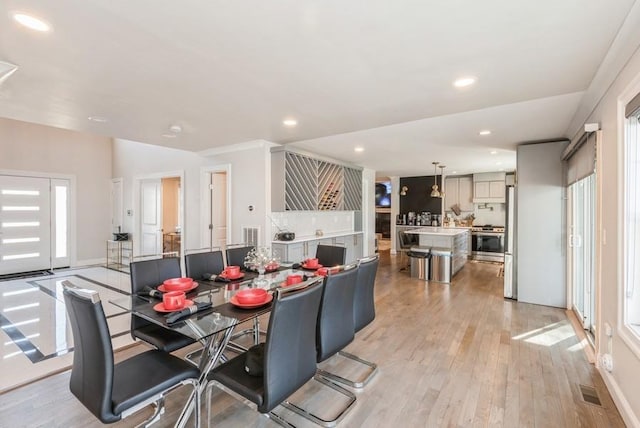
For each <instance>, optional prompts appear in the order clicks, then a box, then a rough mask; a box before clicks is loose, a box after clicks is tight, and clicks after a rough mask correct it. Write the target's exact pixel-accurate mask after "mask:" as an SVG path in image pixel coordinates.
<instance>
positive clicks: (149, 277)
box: [130, 257, 195, 352]
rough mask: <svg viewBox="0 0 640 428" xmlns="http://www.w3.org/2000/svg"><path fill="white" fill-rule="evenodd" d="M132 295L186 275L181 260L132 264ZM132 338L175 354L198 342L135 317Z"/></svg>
mask: <svg viewBox="0 0 640 428" xmlns="http://www.w3.org/2000/svg"><path fill="white" fill-rule="evenodd" d="M130 269H131V294H133V295H135V294H137V293H139V292H140V291H142V290H143V289H144V288H145V287H151V288H156V287H158V286H159V285H160V284H162V283H163V282H164V280H166V279H169V278H179V277H180V276H182V272H181V270H180V259H179V258H177V257H169V258H162V259H152V260H142V261H136V262H133V263H131V265H130ZM131 337H133V338H134V339H140V340H143V341H145V342H147V343H149V344H151V345H153V346H155V347H156V348H157V349H160V350H162V351H165V352H173V351H175V350H177V349H181V348H184V347H185V346H187V345H190V344H192V343H195V340H194V339H192V338H190V337H187V336H184V335H182V334H180V333H177V332H175V331H173V330H168V329H166V328H163V327H161V326H159V325H157V324H154V323H152V322H150V321H147V320H145V319H144V318H140V317H138V316H136V315H131Z"/></svg>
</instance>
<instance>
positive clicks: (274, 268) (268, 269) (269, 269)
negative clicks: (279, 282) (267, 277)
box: [264, 263, 280, 272]
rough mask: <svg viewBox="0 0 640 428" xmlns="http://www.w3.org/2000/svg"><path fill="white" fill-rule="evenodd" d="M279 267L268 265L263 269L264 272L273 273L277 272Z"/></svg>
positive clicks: (274, 264) (277, 265)
mask: <svg viewBox="0 0 640 428" xmlns="http://www.w3.org/2000/svg"><path fill="white" fill-rule="evenodd" d="M279 267H280V265H279V264H278V263H269V264H268V265H266V266H265V267H264V270H265V271H267V272H273V271H274V270H277V269H278V268H279Z"/></svg>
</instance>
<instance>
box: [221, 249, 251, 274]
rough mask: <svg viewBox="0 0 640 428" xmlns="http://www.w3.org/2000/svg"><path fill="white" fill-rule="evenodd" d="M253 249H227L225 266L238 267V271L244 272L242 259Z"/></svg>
mask: <svg viewBox="0 0 640 428" xmlns="http://www.w3.org/2000/svg"><path fill="white" fill-rule="evenodd" d="M254 248H255V247H254V246H253V245H247V246H244V247H233V248H227V250H226V253H227V266H240V269H242V270H246V267H245V265H244V259H245V258H246V257H247V254H249V251H251V250H252V249H254Z"/></svg>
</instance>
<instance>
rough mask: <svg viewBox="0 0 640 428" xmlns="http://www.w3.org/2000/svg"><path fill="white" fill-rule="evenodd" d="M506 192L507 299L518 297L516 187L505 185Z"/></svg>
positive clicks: (505, 277)
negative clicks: (515, 257)
mask: <svg viewBox="0 0 640 428" xmlns="http://www.w3.org/2000/svg"><path fill="white" fill-rule="evenodd" d="M506 192H507V194H506V198H505V199H506V207H505V211H506V219H505V225H504V226H505V229H504V272H503V273H504V297H506V298H509V299H517V298H518V287H517V284H516V272H515V270H516V265H515V263H514V261H515V260H514V256H515V248H516V247H515V238H516V236H515V235H516V234H515V232H516V227H515V225H516V224H515V223H516V188H515V187H514V186H507V191H506Z"/></svg>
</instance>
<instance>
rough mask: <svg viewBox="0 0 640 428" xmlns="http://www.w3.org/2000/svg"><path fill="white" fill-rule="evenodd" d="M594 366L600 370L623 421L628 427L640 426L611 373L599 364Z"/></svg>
mask: <svg viewBox="0 0 640 428" xmlns="http://www.w3.org/2000/svg"><path fill="white" fill-rule="evenodd" d="M596 367H598V371H599V372H600V375H601V376H602V379H603V380H604V383H605V385H607V389H608V390H609V394H611V398H612V399H613V402H614V403H615V405H616V407H617V408H618V411H619V412H620V416H622V419H623V420H624V423H625V424H626V425H627V426H628V427H640V419H638V417H637V416H636V415H635V413H634V412H633V409H632V408H631V405H630V404H629V402H628V401H627V399H626V398H625V396H624V394H623V393H622V390H621V389H620V387H619V386H618V382H616V380H615V379H614V377H613V376H611V373H609V372H608V371H606V370H604V369H603V368H601V367H599V365H596Z"/></svg>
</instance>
